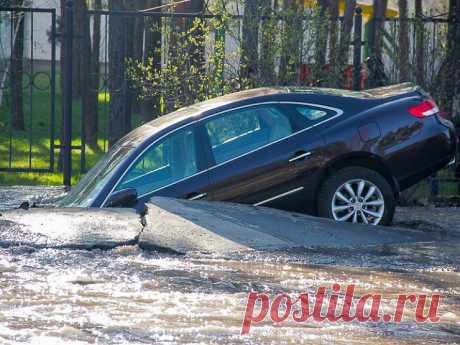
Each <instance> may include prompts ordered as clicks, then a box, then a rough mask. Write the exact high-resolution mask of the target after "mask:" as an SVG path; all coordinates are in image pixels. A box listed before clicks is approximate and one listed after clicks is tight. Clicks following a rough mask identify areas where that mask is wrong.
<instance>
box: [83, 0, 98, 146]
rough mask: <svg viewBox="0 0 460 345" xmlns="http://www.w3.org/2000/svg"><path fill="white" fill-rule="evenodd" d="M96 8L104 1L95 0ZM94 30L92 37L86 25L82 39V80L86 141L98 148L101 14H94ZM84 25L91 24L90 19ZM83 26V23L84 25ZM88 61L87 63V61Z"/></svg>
mask: <svg viewBox="0 0 460 345" xmlns="http://www.w3.org/2000/svg"><path fill="white" fill-rule="evenodd" d="M94 9H95V10H99V9H102V1H101V0H94ZM92 20H93V30H92V37H90V34H91V33H90V28H89V27H85V28H84V30H83V33H82V39H83V40H84V42H85V43H86V46H85V48H84V50H83V54H84V56H85V58H86V59H87V60H86V61H83V63H82V73H83V78H82V80H83V81H84V82H83V85H85V86H84V87H83V90H82V91H83V94H82V98H83V99H82V103H83V110H82V116H83V117H84V126H85V136H86V143H87V144H88V145H89V146H91V148H92V149H93V150H98V149H99V147H98V145H97V132H98V129H99V125H98V118H99V116H98V103H99V101H98V96H99V74H100V73H99V64H100V56H99V55H100V52H99V50H100V44H101V16H99V15H95V16H92ZM84 25H88V26H89V21H88V22H87V23H85V24H84ZM82 27H83V25H82ZM86 62H87V63H86Z"/></svg>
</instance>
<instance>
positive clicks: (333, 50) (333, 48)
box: [329, 0, 339, 86]
mask: <svg viewBox="0 0 460 345" xmlns="http://www.w3.org/2000/svg"><path fill="white" fill-rule="evenodd" d="M329 11H330V17H331V18H330V20H331V24H330V27H329V65H330V66H331V70H332V71H333V73H330V78H329V86H332V85H334V84H335V85H336V83H337V79H338V78H339V76H338V75H337V73H335V72H337V69H336V68H335V66H337V62H338V49H337V48H338V43H337V42H338V37H337V36H338V35H337V27H338V17H339V0H330V7H329Z"/></svg>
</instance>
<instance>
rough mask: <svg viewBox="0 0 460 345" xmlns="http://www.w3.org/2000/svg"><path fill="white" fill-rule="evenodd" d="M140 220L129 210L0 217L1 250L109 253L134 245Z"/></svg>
mask: <svg viewBox="0 0 460 345" xmlns="http://www.w3.org/2000/svg"><path fill="white" fill-rule="evenodd" d="M142 228H143V226H142V224H141V222H140V217H139V215H138V214H136V212H135V211H132V210H128V209H90V208H87V209H82V208H80V209H78V208H31V209H29V210H22V209H18V210H10V211H4V212H2V215H1V216H0V246H2V247H9V246H19V245H22V246H30V247H35V248H71V249H96V248H99V249H111V248H115V247H117V246H121V245H126V244H135V243H136V242H137V239H138V237H139V234H140V233H141V231H142Z"/></svg>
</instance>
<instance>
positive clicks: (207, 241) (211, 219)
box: [139, 198, 443, 253]
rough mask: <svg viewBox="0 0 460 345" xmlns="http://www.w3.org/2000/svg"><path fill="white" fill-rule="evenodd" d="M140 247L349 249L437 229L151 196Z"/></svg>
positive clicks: (415, 238)
mask: <svg viewBox="0 0 460 345" xmlns="http://www.w3.org/2000/svg"><path fill="white" fill-rule="evenodd" d="M147 206H148V214H147V216H146V222H147V225H146V227H145V228H144V230H143V232H142V234H141V236H140V238H139V245H140V246H141V247H142V248H158V247H161V248H166V249H170V250H173V251H175V252H179V253H187V252H193V251H198V252H208V253H231V252H234V251H245V250H253V249H255V250H273V249H283V248H293V247H304V246H323V247H337V248H340V247H352V246H366V245H382V244H391V243H411V242H425V241H433V240H439V239H441V238H442V236H443V234H442V233H433V232H430V233H426V232H423V231H417V230H411V229H403V228H389V227H376V226H366V225H355V224H350V223H338V222H334V221H331V220H328V219H321V218H316V217H311V216H306V215H300V214H294V213H288V212H283V211H279V210H275V209H270V208H264V207H254V206H247V205H239V204H230V203H220V202H205V201H187V200H177V199H168V198H153V199H151V201H150V202H149V204H148V205H147Z"/></svg>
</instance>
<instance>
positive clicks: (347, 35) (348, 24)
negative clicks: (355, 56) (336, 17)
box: [333, 0, 356, 87]
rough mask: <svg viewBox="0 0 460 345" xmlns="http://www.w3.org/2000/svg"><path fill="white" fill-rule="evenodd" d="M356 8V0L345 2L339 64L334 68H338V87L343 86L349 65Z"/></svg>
mask: <svg viewBox="0 0 460 345" xmlns="http://www.w3.org/2000/svg"><path fill="white" fill-rule="evenodd" d="M355 9H356V0H347V1H346V2H345V13H344V16H343V22H342V27H341V30H340V44H339V49H338V57H337V64H336V66H333V68H336V69H338V72H336V73H334V74H336V75H337V76H338V79H337V84H336V85H335V86H336V87H343V85H344V78H345V77H344V72H345V67H346V66H347V65H348V59H349V51H350V44H351V30H352V29H353V18H354V14H355Z"/></svg>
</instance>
